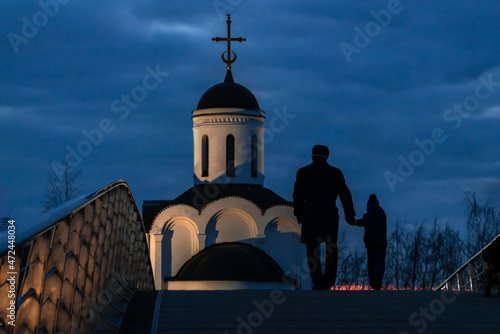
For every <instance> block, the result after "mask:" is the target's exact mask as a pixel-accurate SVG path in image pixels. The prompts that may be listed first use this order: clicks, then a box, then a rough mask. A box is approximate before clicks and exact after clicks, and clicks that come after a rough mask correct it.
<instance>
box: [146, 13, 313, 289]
mask: <svg viewBox="0 0 500 334" xmlns="http://www.w3.org/2000/svg"><path fill="white" fill-rule="evenodd" d="M229 25H230V19H228V34H229V33H230V32H229ZM228 39H230V37H229V36H228ZM228 44H229V43H228ZM228 54H229V55H231V51H230V50H229V52H228ZM233 61H234V60H233ZM227 64H228V66H227V73H226V77H225V80H224V82H222V83H220V84H217V85H215V86H213V87H211V88H210V89H208V90H207V91H206V92H205V93H204V94H203V96H202V97H201V99H200V101H199V103H198V106H197V108H196V110H194V111H193V112H192V120H193V160H194V166H193V167H194V186H193V187H192V188H190V189H188V190H187V191H185V192H184V193H183V194H181V195H180V196H178V197H177V198H175V199H174V200H165V201H145V202H144V206H143V216H144V221H145V225H146V229H147V230H148V233H149V241H150V242H149V245H150V257H151V262H152V264H153V272H154V277H155V284H156V288H157V289H162V288H164V281H165V280H169V279H170V278H172V277H176V275H178V273H179V270H180V269H181V268H182V267H183V266H184V265H185V264H186V263H187V262H188V261H189V260H190V259H192V258H193V257H194V256H196V255H197V254H200V252H202V251H203V250H205V249H206V248H207V247H210V246H213V245H217V244H222V243H244V244H248V245H250V246H252V247H254V248H255V249H257V250H260V251H262V252H264V253H265V254H267V255H268V256H269V257H270V258H272V259H273V260H274V261H275V262H276V263H277V264H278V265H279V267H281V269H282V270H283V272H284V273H285V274H286V275H287V276H288V277H292V278H296V279H297V280H298V281H297V282H298V284H296V286H298V287H299V288H309V286H310V278H309V275H308V269H307V260H306V255H305V247H303V245H302V244H301V243H300V227H299V224H298V223H297V221H296V218H295V217H294V215H293V204H292V203H291V202H289V201H286V200H285V199H283V198H281V197H280V196H279V195H277V194H276V193H274V192H273V191H272V190H270V189H267V188H265V187H264V131H265V127H264V120H265V116H264V113H265V112H264V111H262V110H261V109H260V107H259V104H258V102H257V99H256V98H255V96H254V95H253V94H252V93H251V92H250V91H249V90H248V89H247V88H245V87H244V86H242V85H240V84H238V83H235V82H234V79H233V75H232V71H231V65H230V64H231V61H230V60H228V61H227ZM291 182H292V180H291ZM228 249H230V248H228ZM225 251H226V252H227V251H228V250H225ZM239 265H245V264H239ZM229 266H231V265H229ZM300 272H302V273H304V272H305V273H306V274H307V275H304V274H302V275H298V273H300ZM299 276H301V277H299Z"/></svg>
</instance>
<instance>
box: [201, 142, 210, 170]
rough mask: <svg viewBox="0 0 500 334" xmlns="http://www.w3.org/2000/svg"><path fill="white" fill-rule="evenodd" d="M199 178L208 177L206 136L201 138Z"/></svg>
mask: <svg viewBox="0 0 500 334" xmlns="http://www.w3.org/2000/svg"><path fill="white" fill-rule="evenodd" d="M201 176H205V177H206V176H208V136H207V135H204V136H203V137H202V138H201Z"/></svg>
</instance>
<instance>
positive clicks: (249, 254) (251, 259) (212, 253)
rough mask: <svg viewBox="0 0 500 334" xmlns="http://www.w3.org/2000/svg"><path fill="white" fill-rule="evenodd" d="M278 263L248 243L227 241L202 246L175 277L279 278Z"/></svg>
mask: <svg viewBox="0 0 500 334" xmlns="http://www.w3.org/2000/svg"><path fill="white" fill-rule="evenodd" d="M284 277H286V276H285V275H284V272H283V270H282V269H281V267H280V266H279V265H278V264H277V263H276V261H274V260H273V259H272V258H271V257H270V256H269V255H267V254H266V253H264V251H262V250H260V249H258V248H255V247H253V246H251V245H249V244H245V243H239V242H228V243H220V244H215V245H212V246H210V247H207V248H205V249H204V250H202V251H201V252H199V253H198V254H196V255H195V256H193V257H192V258H191V260H189V261H188V262H186V263H185V264H184V265H183V266H182V267H181V269H180V270H179V272H178V273H177V276H175V278H174V280H176V281H267V282H269V281H274V282H281V281H282V280H283V278H284Z"/></svg>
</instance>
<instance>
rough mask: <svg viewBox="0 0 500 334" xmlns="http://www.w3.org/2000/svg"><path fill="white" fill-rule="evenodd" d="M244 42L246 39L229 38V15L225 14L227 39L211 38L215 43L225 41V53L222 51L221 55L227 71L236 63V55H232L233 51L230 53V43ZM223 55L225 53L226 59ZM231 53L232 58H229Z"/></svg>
mask: <svg viewBox="0 0 500 334" xmlns="http://www.w3.org/2000/svg"><path fill="white" fill-rule="evenodd" d="M246 40H247V39H246V38H243V37H238V38H231V14H227V37H215V38H212V41H216V42H225V41H227V51H224V52H223V53H222V61H223V62H225V63H226V64H227V66H226V68H227V69H228V70H230V69H231V64H232V63H234V62H235V61H236V53H234V51H231V42H244V41H246ZM225 53H227V58H226V57H224V54H225ZM231 53H232V54H233V55H234V57H233V58H231Z"/></svg>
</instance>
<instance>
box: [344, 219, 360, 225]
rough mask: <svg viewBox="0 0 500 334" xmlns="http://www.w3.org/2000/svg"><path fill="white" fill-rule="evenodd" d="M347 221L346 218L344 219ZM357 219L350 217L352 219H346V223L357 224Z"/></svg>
mask: <svg viewBox="0 0 500 334" xmlns="http://www.w3.org/2000/svg"><path fill="white" fill-rule="evenodd" d="M346 221H347V220H346ZM357 222H358V221H357V219H356V218H352V220H350V221H347V224H349V225H351V226H357V225H358V224H357Z"/></svg>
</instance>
